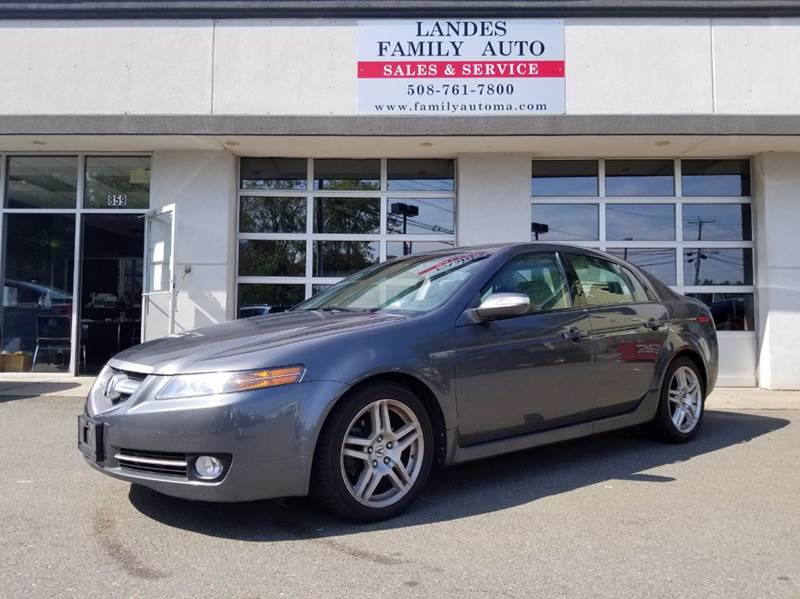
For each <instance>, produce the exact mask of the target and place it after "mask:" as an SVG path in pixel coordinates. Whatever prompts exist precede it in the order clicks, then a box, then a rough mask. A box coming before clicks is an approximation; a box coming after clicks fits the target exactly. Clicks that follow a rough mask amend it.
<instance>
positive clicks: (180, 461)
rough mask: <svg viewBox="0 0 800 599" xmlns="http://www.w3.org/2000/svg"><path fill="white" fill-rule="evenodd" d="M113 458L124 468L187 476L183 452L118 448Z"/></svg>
mask: <svg viewBox="0 0 800 599" xmlns="http://www.w3.org/2000/svg"><path fill="white" fill-rule="evenodd" d="M114 458H115V459H116V460H117V462H119V465H120V467H121V468H124V469H125V470H136V471H138V472H150V473H152V474H161V475H163V476H174V477H179V478H187V466H186V464H187V460H186V454H184V453H170V452H166V451H142V450H139V449H122V448H120V450H119V451H118V453H117V454H116V455H115V456H114Z"/></svg>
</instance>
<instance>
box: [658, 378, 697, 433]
mask: <svg viewBox="0 0 800 599" xmlns="http://www.w3.org/2000/svg"><path fill="white" fill-rule="evenodd" d="M667 397H668V399H669V413H670V417H671V418H672V424H674V425H675V428H676V429H678V431H679V432H681V433H684V434H685V433H689V432H691V431H692V430H693V429H694V427H695V426H697V423H698V422H699V420H700V413H701V411H702V409H703V396H702V389H701V387H700V381H699V380H698V378H697V374H696V373H695V372H694V370H692V369H691V368H689V367H688V366H681V367H680V368H678V369H677V370H676V371H675V372H674V373H673V374H672V380H671V381H670V384H669V391H668V392H667Z"/></svg>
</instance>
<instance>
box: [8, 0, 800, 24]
mask: <svg viewBox="0 0 800 599" xmlns="http://www.w3.org/2000/svg"><path fill="white" fill-rule="evenodd" d="M500 16H502V17H507V18H509V17H640V16H653V17H742V16H753V17H770V16H800V3H798V2H797V1H796V0H571V1H570V2H565V1H564V0H475V1H471V2H470V1H464V0H461V1H454V0H179V1H174V0H173V1H164V0H138V1H130V0H120V1H116V2H114V1H108V0H62V1H56V2H54V1H52V0H51V1H49V2H48V1H34V2H13V1H12V2H2V3H0V18H4V19H116V18H126V19H144V18H182V19H198V18H292V17H304V18H315V17H316V18H318V17H325V18H398V17H407V18H413V17H475V18H477V17H495V18H496V17H500Z"/></svg>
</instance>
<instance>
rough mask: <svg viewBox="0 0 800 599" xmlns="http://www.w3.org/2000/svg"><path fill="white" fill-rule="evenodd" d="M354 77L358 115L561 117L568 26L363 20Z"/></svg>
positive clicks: (551, 21)
mask: <svg viewBox="0 0 800 599" xmlns="http://www.w3.org/2000/svg"><path fill="white" fill-rule="evenodd" d="M357 75H358V111H359V112H360V113H368V114H430V115H437V116H443V115H470V114H563V113H564V106H565V101H564V97H565V91H564V81H565V65H564V22H563V21H561V20H555V19H476V20H464V19H430V20H384V21H381V20H371V21H359V23H358V67H357Z"/></svg>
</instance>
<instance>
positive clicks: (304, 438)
mask: <svg viewBox="0 0 800 599" xmlns="http://www.w3.org/2000/svg"><path fill="white" fill-rule="evenodd" d="M167 379H168V377H161V376H148V377H147V378H146V379H145V380H144V381H143V382H142V383H141V385H140V386H139V388H138V389H137V390H136V392H135V393H134V394H133V395H131V396H130V398H128V399H127V400H126V401H124V402H122V403H119V404H117V405H112V404H111V403H110V402H109V401H107V400H105V398H104V397H103V396H102V390H93V391H92V392H91V393H90V395H89V397H88V398H87V401H86V414H87V416H89V417H91V418H92V420H93V421H94V422H96V423H98V426H100V427H101V428H102V435H101V441H100V442H101V445H102V449H101V451H99V452H98V453H99V454H100V456H101V460H100V461H94V460H92V459H90V458H88V457H87V458H86V459H87V462H88V463H89V464H90V465H91V466H92V467H93V468H95V469H97V470H99V471H100V472H103V473H104V474H107V475H109V476H112V477H114V478H118V479H121V480H125V481H128V482H131V483H137V484H141V485H143V486H146V487H149V488H151V489H153V490H155V491H158V492H160V493H164V494H165V495H171V496H174V497H182V498H185V499H193V500H201V501H250V500H257V499H268V498H273V497H287V496H293V495H305V494H307V493H308V485H309V478H310V474H311V463H312V460H313V455H314V447H315V445H316V440H317V436H318V434H319V429H320V427H321V425H322V423H323V422H324V419H325V416H326V415H327V412H328V410H329V409H330V407H331V405H332V404H333V402H334V401H335V400H336V398H337V397H338V396H339V395H340V394H341V392H342V391H343V385H342V384H341V383H337V382H332V381H309V382H303V383H298V384H295V385H287V386H284V387H276V388H273V389H264V390H258V391H248V392H244V393H230V394H223V395H215V396H208V397H200V398H192V399H176V400H161V399H159V400H156V399H153V398H154V397H155V395H156V393H157V392H158V390H159V389H160V388H161V387H162V386H163V385H164V384H166V381H167ZM131 451H132V452H149V453H152V454H157V453H165V454H170V455H172V456H175V455H185V456H186V461H187V471H188V473H186V474H183V475H180V474H175V473H170V474H162V473H158V472H144V471H140V470H135V469H132V468H130V467H128V466H127V465H126V464H125V462H124V460H123V461H122V462H121V461H120V460H119V459H117V457H116V456H118V455H120V453H125V452H131ZM207 454H211V455H215V454H216V455H226V456H230V460H229V462H228V463H227V464H226V469H225V471H224V473H223V474H222V476H221V477H220V479H219V480H215V481H212V482H206V481H201V480H197V479H196V478H193V477H192V475H191V465H192V456H197V455H207Z"/></svg>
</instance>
